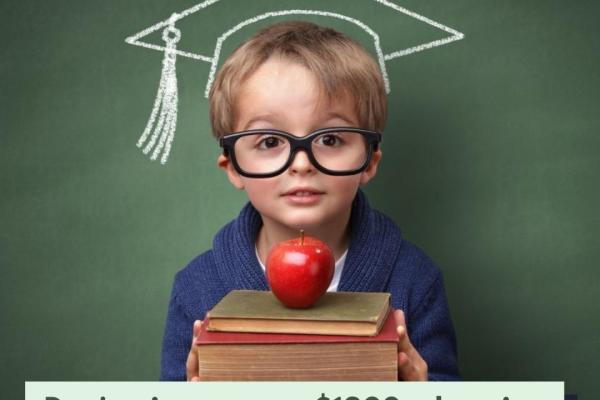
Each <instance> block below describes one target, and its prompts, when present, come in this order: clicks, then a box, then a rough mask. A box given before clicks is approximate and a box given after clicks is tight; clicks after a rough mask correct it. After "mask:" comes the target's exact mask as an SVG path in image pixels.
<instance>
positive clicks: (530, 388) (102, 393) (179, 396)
mask: <svg viewBox="0 0 600 400" xmlns="http://www.w3.org/2000/svg"><path fill="white" fill-rule="evenodd" d="M25 399H26V400H188V399H189V400H191V399H194V400H198V399H202V400H209V399H210V400H212V399H214V400H220V399H227V400H247V399H252V400H271V399H272V400H282V399H285V400H403V399H410V400H563V399H564V382H198V383H187V382H26V383H25Z"/></svg>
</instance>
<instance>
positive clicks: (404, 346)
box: [396, 326, 414, 353]
mask: <svg viewBox="0 0 600 400" xmlns="http://www.w3.org/2000/svg"><path fill="white" fill-rule="evenodd" d="M396 332H397V333H398V351H399V352H400V351H404V352H406V353H411V352H412V351H413V350H414V347H413V345H412V343H411V342H410V339H409V338H408V333H407V332H406V327H404V326H399V327H397V328H396Z"/></svg>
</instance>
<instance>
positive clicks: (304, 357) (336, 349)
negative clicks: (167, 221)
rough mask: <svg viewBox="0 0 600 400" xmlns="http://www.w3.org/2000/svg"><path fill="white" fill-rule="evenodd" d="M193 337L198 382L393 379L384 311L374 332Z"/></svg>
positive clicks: (394, 354) (394, 342) (390, 328)
mask: <svg viewBox="0 0 600 400" xmlns="http://www.w3.org/2000/svg"><path fill="white" fill-rule="evenodd" d="M206 325H207V322H205V323H203V324H202V329H201V332H200V335H199V336H198V338H197V340H196V342H195V343H196V344H197V345H198V346H196V349H197V352H198V360H199V377H200V380H204V381H396V380H397V379H398V335H397V332H396V321H395V319H394V317H393V315H390V316H389V317H388V318H387V319H386V322H385V324H384V326H383V328H382V329H381V332H380V333H379V334H378V335H376V336H347V335H307V334H303V335H294V334H274V333H232V332H209V331H207V330H206Z"/></svg>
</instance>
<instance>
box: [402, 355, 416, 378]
mask: <svg viewBox="0 0 600 400" xmlns="http://www.w3.org/2000/svg"><path fill="white" fill-rule="evenodd" d="M398 378H399V379H400V380H403V381H416V380H418V376H417V371H416V369H415V365H414V363H413V362H412V361H411V359H410V358H409V357H408V355H407V354H406V353H404V352H400V353H398Z"/></svg>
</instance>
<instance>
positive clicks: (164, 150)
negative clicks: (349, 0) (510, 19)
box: [125, 0, 464, 164]
mask: <svg viewBox="0 0 600 400" xmlns="http://www.w3.org/2000/svg"><path fill="white" fill-rule="evenodd" d="M221 1H222V0H206V1H204V2H202V3H199V4H196V5H195V6H193V7H190V8H188V9H185V10H183V11H180V12H176V13H173V14H172V15H171V16H170V17H169V18H167V19H165V20H163V21H160V22H158V23H156V24H155V25H152V26H150V27H148V28H146V29H144V30H142V31H140V32H138V33H136V34H134V35H132V36H130V37H128V38H126V39H125V42H126V43H129V44H132V45H135V46H141V47H145V48H148V49H152V50H159V51H162V52H164V58H163V66H162V72H161V78H160V83H159V86H158V92H157V94H156V99H155V101H154V105H153V108H152V112H151V114H150V117H149V119H148V122H147V124H146V128H145V129H144V131H143V133H142V134H141V136H140V138H139V139H138V142H137V146H138V147H140V148H143V149H142V151H143V153H144V154H148V153H150V152H152V154H151V155H150V159H151V160H156V159H157V158H158V157H159V156H160V162H161V163H162V164H165V163H166V162H167V160H168V158H169V153H170V151H171V146H172V143H173V139H174V137H175V129H176V125H177V104H178V93H177V90H178V89H177V76H176V70H175V62H176V57H177V56H181V57H186V58H191V59H194V60H199V61H204V62H207V63H209V64H210V65H211V66H210V73H209V76H208V79H207V82H206V87H205V91H204V95H205V97H208V93H209V91H210V87H211V85H212V82H213V80H214V77H215V74H216V71H217V65H218V63H219V59H220V55H221V48H222V45H223V43H224V42H225V41H226V40H227V38H229V37H230V36H231V35H232V34H234V33H235V32H237V31H238V30H240V29H242V28H244V27H246V26H248V25H251V24H254V23H256V22H259V21H263V20H266V19H268V18H273V17H281V16H289V15H305V16H306V15H312V16H322V17H328V18H333V19H338V20H343V21H346V22H349V23H351V24H353V25H355V26H357V27H359V28H360V29H362V30H363V31H364V32H366V33H367V34H368V35H369V36H370V37H371V38H372V40H373V46H374V49H375V52H376V56H377V61H378V63H379V66H380V68H381V72H382V75H383V78H384V82H385V88H386V91H387V93H390V83H389V79H388V74H387V71H386V66H385V62H386V61H389V60H393V59H395V58H398V57H402V56H406V55H409V54H413V53H417V52H420V51H423V50H427V49H431V48H434V47H438V46H442V45H444V44H447V43H451V42H454V41H457V40H461V39H462V38H464V34H462V33H461V32H458V31H457V30H455V29H452V28H450V27H448V26H445V25H442V24H440V23H439V22H436V21H433V20H431V19H429V18H427V17H424V16H422V15H419V14H417V13H415V12H413V11H410V10H408V9H406V8H404V7H400V6H399V5H397V4H395V3H392V2H391V1H388V0H371V1H372V2H374V3H378V4H380V5H382V6H385V7H388V8H389V9H390V10H392V12H395V13H400V14H402V15H405V16H408V17H411V18H414V19H416V20H418V21H420V22H423V23H425V24H427V25H429V26H432V27H435V28H437V29H439V30H442V31H444V32H446V33H447V34H449V36H447V37H445V38H442V39H437V40H433V41H429V42H426V43H421V44H418V45H416V46H411V47H408V48H404V49H397V50H394V51H392V52H388V53H387V54H385V53H384V52H383V50H382V48H381V43H380V38H379V35H378V34H377V33H376V32H375V31H374V30H373V29H372V28H371V27H370V26H368V25H367V24H365V23H363V22H362V21H360V20H359V19H357V18H354V17H351V16H348V15H344V14H341V13H336V12H332V11H327V10H312V9H289V10H278V11H268V12H264V13H261V14H258V15H255V16H253V17H251V18H246V19H244V20H243V21H241V22H238V23H237V24H235V25H234V26H232V27H231V28H229V29H227V30H226V31H225V32H223V33H222V34H221V35H220V36H219V37H218V39H217V40H216V43H215V47H214V50H213V54H212V55H204V54H198V53H192V52H188V51H182V50H178V49H177V43H178V42H179V41H180V39H181V32H180V30H179V29H178V28H176V27H175V23H176V22H177V21H179V20H181V19H183V18H185V17H187V16H189V15H192V14H194V13H197V12H201V11H203V10H204V9H206V8H207V7H209V6H211V5H213V4H215V3H218V2H221ZM225 1H227V0H225ZM299 3H300V1H299ZM160 30H162V40H163V42H164V46H161V45H157V44H152V43H147V42H143V41H141V39H142V38H145V37H146V36H148V35H151V34H152V33H154V32H157V31H160Z"/></svg>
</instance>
